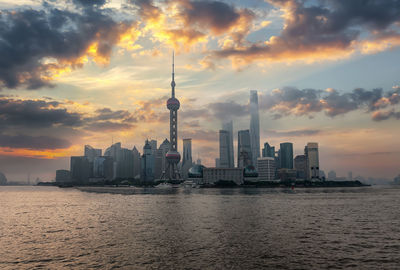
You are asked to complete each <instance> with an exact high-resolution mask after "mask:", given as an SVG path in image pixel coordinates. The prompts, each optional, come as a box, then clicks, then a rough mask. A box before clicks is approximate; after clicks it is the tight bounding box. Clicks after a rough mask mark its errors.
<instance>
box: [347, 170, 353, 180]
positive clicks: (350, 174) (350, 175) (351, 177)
mask: <svg viewBox="0 0 400 270" xmlns="http://www.w3.org/2000/svg"><path fill="white" fill-rule="evenodd" d="M347 180H349V181H352V180H353V172H349V173H348V176H347Z"/></svg>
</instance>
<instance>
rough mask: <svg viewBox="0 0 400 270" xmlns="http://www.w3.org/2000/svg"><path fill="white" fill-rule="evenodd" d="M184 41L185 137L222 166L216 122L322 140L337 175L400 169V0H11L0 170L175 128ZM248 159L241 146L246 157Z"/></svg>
mask: <svg viewBox="0 0 400 270" xmlns="http://www.w3.org/2000/svg"><path fill="white" fill-rule="evenodd" d="M172 51H175V55H176V57H175V67H176V70H175V72H176V77H175V81H176V84H177V86H176V96H177V98H178V99H179V100H180V102H181V108H180V110H179V113H178V115H179V116H178V121H179V125H178V137H179V142H178V148H179V149H181V148H182V140H181V139H182V138H192V140H193V141H192V144H193V159H195V160H196V159H197V158H200V159H201V160H202V162H203V164H204V165H206V166H214V161H215V158H217V157H218V156H219V152H218V131H219V129H221V125H222V123H223V122H225V121H229V120H232V121H233V125H234V133H235V136H234V137H235V145H236V138H237V131H238V130H243V129H249V123H250V121H249V119H250V116H249V112H248V104H249V92H250V90H258V94H259V107H260V130H261V145H263V144H264V142H268V143H269V144H270V145H274V146H275V147H276V148H279V144H280V143H281V142H292V143H293V144H294V152H295V153H294V154H295V155H299V154H303V151H304V146H305V145H306V144H307V143H308V142H318V143H319V154H320V168H321V169H323V170H324V171H325V172H326V173H327V172H329V171H330V170H335V171H336V173H337V175H338V176H346V175H347V173H348V172H349V171H352V172H353V175H354V176H357V175H362V176H365V177H369V176H371V177H386V178H391V179H392V178H394V177H395V176H396V175H398V174H399V173H400V169H399V167H400V166H399V165H400V143H399V134H400V125H399V124H400V77H399V74H400V65H399V59H400V1H398V0H385V1H380V0H352V1H346V0H266V1H263V0H241V1H239V0H237V1H223V0H221V1H207V0H177V1H171V0H164V1H155V0H109V1H107V0H91V1H90V0H65V1H56V0H47V1H40V0H13V1H6V0H0V56H1V57H0V171H2V172H3V173H5V174H6V176H7V178H8V179H9V180H12V181H25V180H26V179H27V176H28V174H29V175H30V177H31V178H36V177H39V178H40V179H41V180H44V181H49V180H52V179H54V177H55V170H56V169H69V157H70V156H73V155H83V147H84V145H85V144H89V145H91V146H93V147H96V148H102V149H103V151H104V150H105V148H107V147H108V146H110V145H111V143H112V142H114V143H115V142H121V143H122V146H123V147H125V148H129V149H132V148H133V147H134V146H136V147H137V148H138V149H139V150H141V149H142V147H143V145H144V141H145V140H146V139H147V138H148V139H156V140H157V141H158V143H159V144H160V143H161V142H162V141H163V140H164V139H165V138H168V137H169V118H168V117H169V113H168V110H167V109H166V100H167V98H168V96H169V95H170V91H171V89H170V81H171V55H172ZM235 158H236V157H235Z"/></svg>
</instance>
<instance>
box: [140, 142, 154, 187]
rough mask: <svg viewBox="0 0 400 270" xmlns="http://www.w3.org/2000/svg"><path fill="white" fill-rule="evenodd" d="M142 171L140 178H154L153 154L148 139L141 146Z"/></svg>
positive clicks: (145, 179) (147, 180)
mask: <svg viewBox="0 0 400 270" xmlns="http://www.w3.org/2000/svg"><path fill="white" fill-rule="evenodd" d="M141 161H142V166H141V169H142V173H141V179H142V181H144V182H152V181H153V180H154V165H155V164H154V155H153V151H152V149H151V145H150V143H149V141H148V140H146V143H145V145H144V147H143V155H142V159H141Z"/></svg>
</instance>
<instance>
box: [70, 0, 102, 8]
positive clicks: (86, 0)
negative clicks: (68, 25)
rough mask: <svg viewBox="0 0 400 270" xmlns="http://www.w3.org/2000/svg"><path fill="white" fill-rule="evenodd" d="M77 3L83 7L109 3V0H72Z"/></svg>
mask: <svg viewBox="0 0 400 270" xmlns="http://www.w3.org/2000/svg"><path fill="white" fill-rule="evenodd" d="M72 2H73V3H75V4H76V5H78V6H79V5H80V6H83V7H93V6H97V7H100V6H103V5H105V3H107V0H72Z"/></svg>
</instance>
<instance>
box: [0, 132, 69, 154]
mask: <svg viewBox="0 0 400 270" xmlns="http://www.w3.org/2000/svg"><path fill="white" fill-rule="evenodd" d="M70 146H71V143H70V142H69V141H68V140H65V139H62V138H55V137H50V136H37V137H34V136H28V135H16V136H11V135H4V134H0V147H8V148H25V149H35V150H45V149H65V148H68V147H70Z"/></svg>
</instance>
